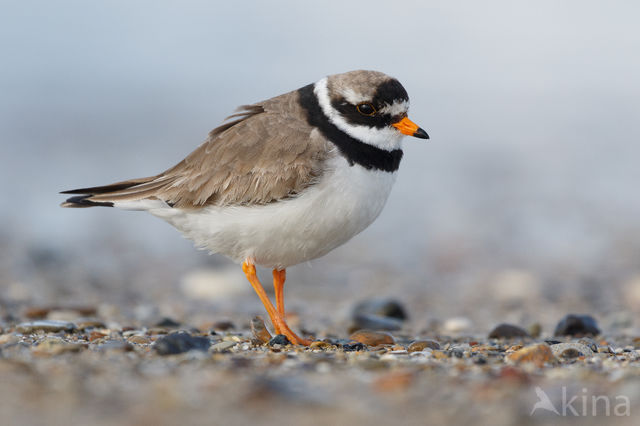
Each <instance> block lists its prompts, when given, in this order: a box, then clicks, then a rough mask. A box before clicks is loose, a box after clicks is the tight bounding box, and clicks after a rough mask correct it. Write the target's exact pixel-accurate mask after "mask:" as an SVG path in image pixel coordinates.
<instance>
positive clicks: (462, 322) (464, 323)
mask: <svg viewBox="0 0 640 426" xmlns="http://www.w3.org/2000/svg"><path fill="white" fill-rule="evenodd" d="M471 327H473V323H472V322H471V320H470V319H469V318H466V317H454V318H449V319H447V320H446V321H445V322H444V323H443V324H442V330H443V331H444V332H445V333H463V332H466V331H469V330H470V329H471Z"/></svg>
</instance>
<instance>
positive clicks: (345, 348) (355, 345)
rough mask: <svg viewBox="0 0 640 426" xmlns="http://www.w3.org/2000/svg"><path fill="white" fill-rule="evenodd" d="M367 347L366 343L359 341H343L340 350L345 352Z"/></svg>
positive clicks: (357, 350)
mask: <svg viewBox="0 0 640 426" xmlns="http://www.w3.org/2000/svg"><path fill="white" fill-rule="evenodd" d="M366 349H367V345H365V344H363V343H360V342H353V343H345V344H344V345H342V350H343V351H345V352H359V351H364V350H366Z"/></svg>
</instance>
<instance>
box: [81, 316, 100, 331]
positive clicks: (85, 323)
mask: <svg viewBox="0 0 640 426" xmlns="http://www.w3.org/2000/svg"><path fill="white" fill-rule="evenodd" d="M74 323H75V325H76V327H78V330H87V329H89V328H105V327H106V325H105V324H104V323H103V322H102V321H100V320H98V319H96V318H78V319H76V320H75V321H74Z"/></svg>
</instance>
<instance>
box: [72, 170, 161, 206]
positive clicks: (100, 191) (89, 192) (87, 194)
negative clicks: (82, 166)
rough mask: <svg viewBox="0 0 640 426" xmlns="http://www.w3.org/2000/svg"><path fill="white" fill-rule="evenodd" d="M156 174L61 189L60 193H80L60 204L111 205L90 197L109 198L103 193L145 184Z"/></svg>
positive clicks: (114, 192)
mask: <svg viewBox="0 0 640 426" xmlns="http://www.w3.org/2000/svg"><path fill="white" fill-rule="evenodd" d="M155 178H156V176H152V177H146V178H140V179H131V180H126V181H122V182H116V183H113V184H111V185H105V186H94V187H92V188H80V189H71V190H69V191H62V192H61V194H81V195H78V196H76V197H71V198H69V199H67V201H65V202H64V203H62V204H60V206H61V207H97V206H101V207H113V202H112V201H105V200H102V201H93V200H91V197H93V196H98V197H100V196H102V198H103V199H104V198H109V196H108V195H106V196H105V194H113V195H114V196H115V195H118V192H119V191H124V190H126V189H129V188H132V187H134V186H136V185H141V184H145V183H147V182H150V181H152V180H154V179H155Z"/></svg>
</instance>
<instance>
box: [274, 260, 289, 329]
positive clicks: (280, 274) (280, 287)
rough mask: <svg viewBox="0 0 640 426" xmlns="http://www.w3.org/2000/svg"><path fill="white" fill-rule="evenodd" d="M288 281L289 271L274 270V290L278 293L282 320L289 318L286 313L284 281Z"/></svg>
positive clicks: (277, 305)
mask: <svg viewBox="0 0 640 426" xmlns="http://www.w3.org/2000/svg"><path fill="white" fill-rule="evenodd" d="M286 279H287V270H286V269H281V270H277V269H274V270H273V288H274V290H275V291H276V307H277V308H278V313H279V314H280V316H281V317H282V318H285V319H286V318H287V316H286V315H285V313H284V281H285V280H286Z"/></svg>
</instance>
